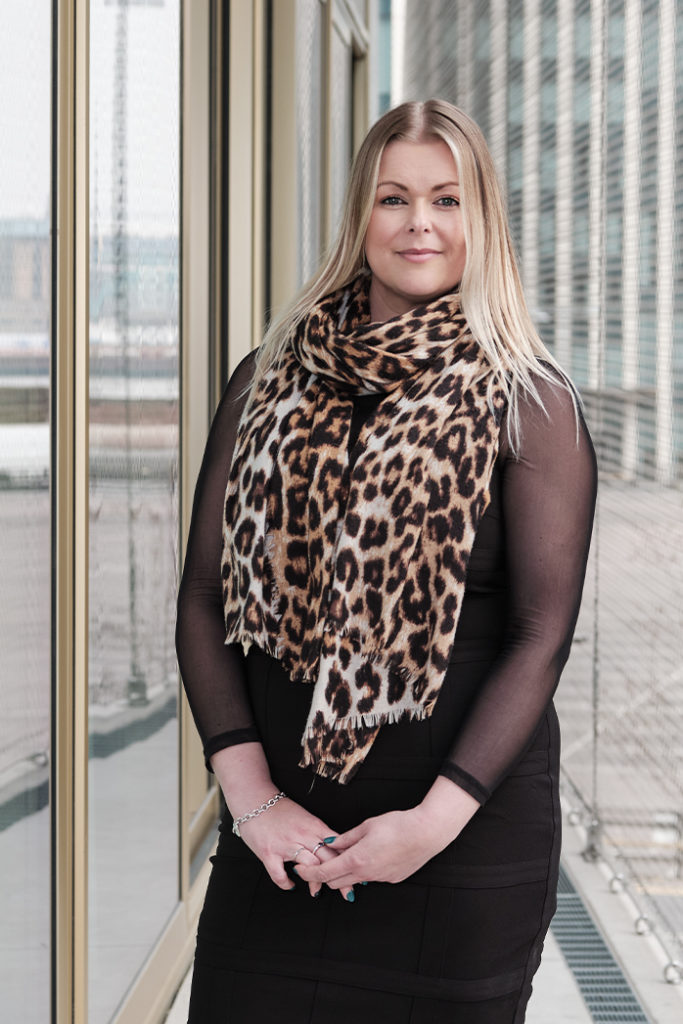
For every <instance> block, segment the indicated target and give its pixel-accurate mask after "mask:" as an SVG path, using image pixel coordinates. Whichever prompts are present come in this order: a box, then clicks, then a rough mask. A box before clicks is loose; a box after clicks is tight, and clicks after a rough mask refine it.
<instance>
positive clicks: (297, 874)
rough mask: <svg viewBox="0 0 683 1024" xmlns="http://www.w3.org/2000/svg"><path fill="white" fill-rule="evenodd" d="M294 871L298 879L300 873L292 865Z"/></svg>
mask: <svg viewBox="0 0 683 1024" xmlns="http://www.w3.org/2000/svg"><path fill="white" fill-rule="evenodd" d="M292 871H293V872H294V874H295V875H296V877H297V878H298V877H299V872H298V871H297V870H296V868H295V867H294V865H292Z"/></svg>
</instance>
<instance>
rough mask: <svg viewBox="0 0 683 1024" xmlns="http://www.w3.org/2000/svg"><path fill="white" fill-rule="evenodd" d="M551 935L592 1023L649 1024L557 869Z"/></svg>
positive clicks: (576, 893) (576, 897)
mask: <svg viewBox="0 0 683 1024" xmlns="http://www.w3.org/2000/svg"><path fill="white" fill-rule="evenodd" d="M552 930H553V935H554V936H555V938H556V940H557V943H558V945H559V947H560V949H561V950H562V953H563V955H564V958H565V960H566V961H567V964H568V965H569V968H570V970H571V971H572V973H573V975H574V977H575V978H576V982H577V984H578V986H579V989H580V990H581V995H582V996H583V998H584V1001H585V1003H586V1006H587V1007H588V1009H589V1011H590V1014H591V1017H592V1018H593V1020H594V1021H595V1022H596V1024H602V1022H603V1021H617V1022H618V1024H630V1022H637V1024H650V1018H649V1017H647V1016H646V1014H645V1012H644V1010H643V1008H642V1006H641V1005H640V1003H639V1002H638V999H637V998H636V996H635V993H634V992H633V989H632V988H631V986H630V985H629V983H628V981H627V979H626V977H625V976H624V972H623V971H622V969H621V967H620V966H619V964H618V963H617V962H616V960H615V959H614V957H613V956H612V953H611V952H610V950H609V948H608V947H607V945H606V943H605V940H604V939H603V937H602V934H601V933H600V932H599V930H598V928H597V927H596V925H595V922H594V921H593V918H592V917H591V915H590V914H589V913H588V910H587V909H586V906H585V905H584V903H583V900H582V899H581V897H580V896H579V894H578V892H577V891H576V889H575V888H574V886H573V885H572V882H571V880H570V879H569V877H568V875H567V873H566V872H565V871H564V869H563V868H562V867H561V868H560V878H559V884H558V888H557V913H556V914H555V917H554V918H553V923H552Z"/></svg>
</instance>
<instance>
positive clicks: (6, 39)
mask: <svg viewBox="0 0 683 1024" xmlns="http://www.w3.org/2000/svg"><path fill="white" fill-rule="evenodd" d="M50 8H51V5H50V2H49V0H3V4H2V31H1V32H0V95H2V105H3V117H2V125H3V131H2V157H0V578H1V579H2V586H1V587H0V707H1V708H2V718H0V1005H1V1006H2V1016H3V1019H5V1020H12V1021H22V1022H25V1024H44V1021H46V1020H47V1019H48V1017H49V996H50V993H49V979H50V961H49V956H50V819H49V809H48V776H49V757H50V557H51V556H50V495H49V489H48V485H49V479H50V426H49V359H50V349H49V329H50V326H49V325H50V240H49V239H50V224H49V209H50V15H51V12H50Z"/></svg>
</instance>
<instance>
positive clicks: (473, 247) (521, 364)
mask: <svg viewBox="0 0 683 1024" xmlns="http://www.w3.org/2000/svg"><path fill="white" fill-rule="evenodd" d="M430 138H438V139H442V140H443V141H444V142H445V143H446V145H447V146H448V148H449V149H450V151H451V153H452V154H453V158H454V160H455V164H456V167H457V170H458V181H459V184H460V201H461V210H462V217H463V227H464V234H465V244H466V253H467V254H466V261H465V269H464V272H463V276H462V281H461V282H460V288H459V291H460V299H461V304H462V311H463V313H464V314H465V317H466V318H467V322H468V325H469V328H470V330H471V332H472V334H473V335H474V337H475V338H476V340H477V342H478V344H479V345H480V347H481V349H482V352H483V354H484V356H485V357H486V359H487V361H488V363H489V364H490V366H491V368H492V369H493V370H494V373H493V374H491V375H490V378H489V393H490V394H491V393H492V392H493V389H494V387H495V385H496V382H498V383H499V384H500V385H501V386H502V388H503V390H504V392H505V395H506V399H507V404H508V415H507V424H508V436H509V440H510V444H511V446H512V449H513V451H514V450H516V448H517V447H518V443H519V397H520V394H523V395H525V396H528V397H529V398H531V399H532V400H533V401H535V402H537V403H538V405H539V406H541V408H543V402H542V400H541V398H540V395H539V393H538V390H537V387H536V384H535V382H534V378H536V379H537V380H538V379H539V378H540V379H543V380H546V381H548V382H549V383H551V384H558V383H560V384H562V385H563V386H565V387H567V389H568V390H569V392H570V394H571V395H572V400H573V401H574V404H575V407H576V403H577V398H576V394H575V392H574V389H573V388H572V386H571V385H570V384H569V382H568V380H567V378H566V377H565V375H564V373H563V371H562V369H561V368H560V366H559V365H558V364H557V362H556V361H555V359H554V358H553V356H552V355H551V353H550V352H549V351H548V349H547V348H546V346H545V345H544V344H543V342H542V341H541V339H540V337H539V335H538V332H537V331H536V328H535V327H534V325H533V322H532V320H531V316H530V314H529V310H528V308H527V305H526V301H525V298H524V292H523V289H522V282H521V279H520V276H519V270H518V268H517V261H516V259H515V253H514V248H513V245H512V239H511V237H510V229H509V227H508V223H507V216H506V212H505V205H504V202H503V197H502V194H501V190H500V185H499V183H498V178H497V175H496V171H495V167H494V165H493V160H492V158H491V154H490V153H489V150H488V147H487V145H486V141H485V139H484V136H483V134H482V132H481V130H480V128H479V127H478V125H477V124H475V122H474V121H473V120H472V119H471V118H470V117H468V116H467V114H465V113H464V112H463V111H462V110H460V109H459V108H458V107H455V106H453V105H452V104H451V103H447V102H446V101H445V100H436V99H432V100H427V101H426V102H423V103H417V102H413V103H402V104H401V105H400V106H398V107H395V108H394V109H393V110H389V111H387V113H386V114H384V115H383V116H382V117H381V118H380V119H379V120H378V121H377V122H376V123H375V124H374V125H373V126H372V128H371V129H370V131H369V132H368V134H367V135H366V137H365V139H364V141H363V143H362V145H361V147H360V149H359V151H358V154H357V156H356V159H355V160H354V164H353V168H352V170H351V175H350V178H349V182H348V186H347V189H346V197H345V200H344V207H343V211H342V218H341V225H340V228H339V233H338V235H337V238H336V240H335V242H334V243H333V244H332V246H331V248H330V250H329V251H328V253H327V255H326V256H325V258H324V259H323V262H322V264H321V266H320V268H319V270H318V271H317V273H316V274H315V275H314V276H313V277H312V278H311V279H310V281H308V283H307V284H306V285H305V286H304V288H303V289H302V291H301V292H300V293H299V295H298V296H297V298H296V299H295V301H294V302H293V303H292V305H291V306H290V307H289V308H288V309H287V310H286V311H285V312H284V313H283V314H282V315H280V316H279V317H278V318H277V319H275V320H274V321H273V323H271V325H270V327H269V329H268V331H267V333H266V335H265V338H264V340H263V344H262V345H261V346H260V348H259V350H258V353H257V357H256V368H255V373H254V378H253V382H252V387H253V385H254V384H256V383H257V382H258V380H259V379H260V378H261V376H262V375H263V374H264V373H265V372H266V371H267V370H268V369H269V368H270V367H271V366H273V365H276V364H277V363H278V362H279V360H280V358H281V356H282V354H283V353H284V350H285V347H286V343H287V339H288V337H289V335H290V333H291V332H292V331H293V330H294V329H295V328H296V326H297V325H298V324H299V323H300V322H301V320H303V319H304V318H305V317H306V316H307V315H308V313H309V312H310V310H311V309H312V308H313V306H315V305H316V304H317V303H318V302H319V301H320V300H321V299H322V298H323V297H324V296H325V295H329V294H330V293H331V292H334V291H337V290H338V289H339V288H343V287H345V286H346V285H347V284H349V282H351V281H352V280H353V279H354V278H355V277H357V275H358V274H359V273H360V272H361V271H362V270H363V267H364V242H365V234H366V231H367V228H368V224H369V222H370V215H371V213H372V209H373V205H374V202H375V193H376V189H377V179H378V174H379V165H380V160H381V159H382V154H383V152H384V149H385V147H386V146H387V144H388V143H389V142H393V141H394V140H403V141H407V142H421V141H423V140H425V139H430ZM252 393H253V392H252Z"/></svg>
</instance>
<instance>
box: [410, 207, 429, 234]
mask: <svg viewBox="0 0 683 1024" xmlns="http://www.w3.org/2000/svg"><path fill="white" fill-rule="evenodd" d="M430 228H431V220H430V217H429V208H428V206H427V205H426V204H424V203H414V204H413V205H412V206H411V207H410V216H409V218H408V230H409V231H415V232H417V231H429V230H430Z"/></svg>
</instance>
